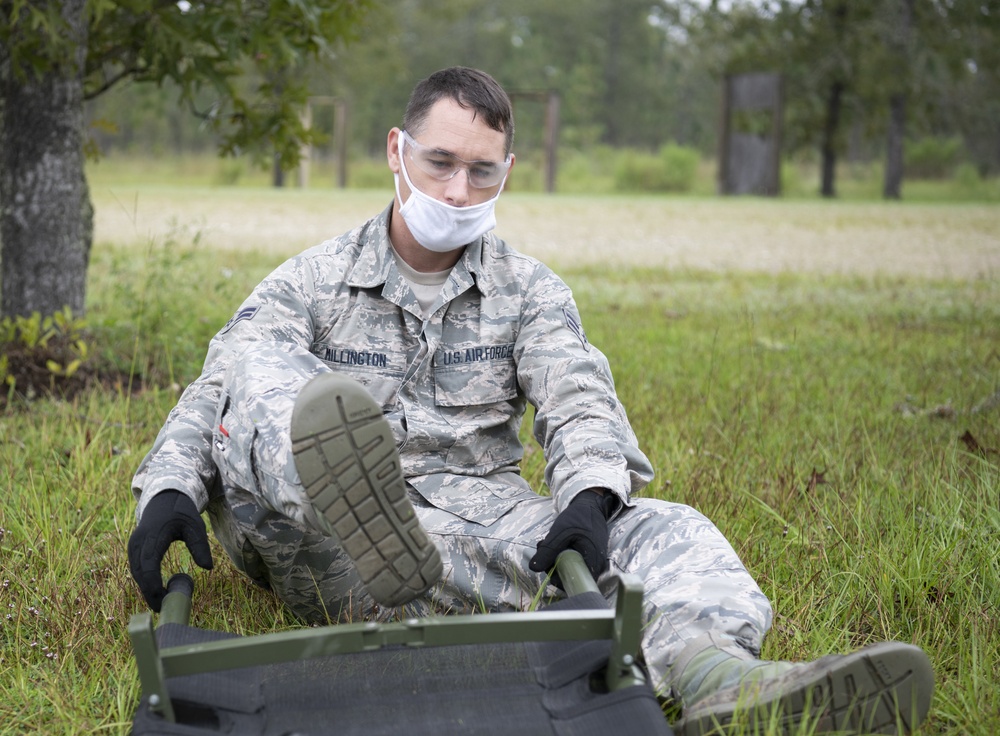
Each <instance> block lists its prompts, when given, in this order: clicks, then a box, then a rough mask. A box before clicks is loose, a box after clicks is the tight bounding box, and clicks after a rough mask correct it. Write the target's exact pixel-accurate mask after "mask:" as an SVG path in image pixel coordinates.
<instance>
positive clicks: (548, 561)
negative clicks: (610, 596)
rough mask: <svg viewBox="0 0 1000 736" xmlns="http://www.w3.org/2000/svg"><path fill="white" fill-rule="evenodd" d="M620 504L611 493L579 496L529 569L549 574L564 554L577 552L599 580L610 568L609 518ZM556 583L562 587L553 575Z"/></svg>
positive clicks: (555, 523) (561, 516) (554, 526)
mask: <svg viewBox="0 0 1000 736" xmlns="http://www.w3.org/2000/svg"><path fill="white" fill-rule="evenodd" d="M617 505H618V499H617V498H615V496H614V494H613V493H611V492H610V491H605V492H604V493H603V494H602V493H600V492H599V491H594V490H587V491H582V492H581V493H578V494H577V495H576V496H574V497H573V500H572V501H570V502H569V506H567V507H566V508H565V509H563V510H562V511H561V512H560V513H559V515H558V516H556V519H555V521H553V522H552V528H551V529H550V530H549V533H548V534H547V535H546V537H545V539H543V540H542V541H541V542H539V543H538V549H537V551H536V552H535V556H534V557H532V558H531V561H530V562H529V563H528V567H530V568H531V569H532V570H533V571H534V572H548V571H549V570H551V569H552V568H553V567H554V566H555V564H556V558H557V557H558V556H559V553H560V552H563V551H565V550H567V549H573V550H576V551H577V552H579V553H580V555H581V556H582V557H583V561H584V562H586V563H587V567H588V568H589V569H590V574H591V575H593V576H594V579H595V580H596V579H597V576H598V575H600V574H601V573H602V572H604V571H605V570H606V569H607V567H608V517H609V516H610V515H611V512H612V511H613V510H614V509H615V507H616V506H617ZM552 582H553V583H554V584H555V585H557V586H559V587H560V588H561V587H562V583H561V582H560V580H559V576H558V575H553V576H552Z"/></svg>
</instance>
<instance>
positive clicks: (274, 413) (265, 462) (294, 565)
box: [133, 208, 771, 683]
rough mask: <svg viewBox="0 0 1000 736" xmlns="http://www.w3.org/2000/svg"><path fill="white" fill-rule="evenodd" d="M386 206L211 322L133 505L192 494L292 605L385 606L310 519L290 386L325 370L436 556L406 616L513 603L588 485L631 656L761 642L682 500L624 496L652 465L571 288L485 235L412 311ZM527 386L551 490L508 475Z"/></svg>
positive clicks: (738, 590) (748, 592)
mask: <svg viewBox="0 0 1000 736" xmlns="http://www.w3.org/2000/svg"><path fill="white" fill-rule="evenodd" d="M390 213H391V208H387V209H386V210H385V211H384V212H383V213H382V214H381V215H379V216H378V217H375V218H373V219H372V220H370V221H368V222H367V223H365V224H364V225H362V226H361V227H360V228H358V229H356V230H354V231H352V232H350V233H348V234H346V235H344V236H342V237H340V238H337V239H334V240H331V241H328V242H326V243H323V244H321V245H319V246H317V247H315V248H312V249H310V250H307V251H305V252H304V253H302V254H300V255H299V256H297V257H295V258H292V259H291V260H289V261H287V262H286V263H285V264H283V265H282V266H281V267H279V268H278V269H277V270H276V271H274V272H273V273H272V274H271V275H270V276H268V277H267V278H266V279H265V280H264V281H263V282H262V283H261V284H260V285H259V286H258V287H257V289H255V291H254V292H253V294H252V295H251V296H250V297H249V298H248V299H247V301H246V302H244V304H243V305H242V306H241V307H240V309H239V310H238V312H237V313H236V315H235V316H234V317H233V319H232V320H230V322H229V323H228V324H227V325H226V326H225V327H224V328H223V329H222V330H221V331H220V332H219V334H218V335H216V337H215V338H214V339H213V340H212V343H211V346H210V348H209V352H208V356H207V359H206V362H205V367H204V371H203V373H202V375H201V377H200V378H198V380H196V381H195V382H194V383H192V384H191V385H190V386H188V388H187V390H186V391H185V392H184V394H183V396H182V397H181V399H180V401H179V402H178V404H177V406H176V407H175V408H174V410H173V411H172V412H171V413H170V416H169V417H168V419H167V421H166V423H165V425H164V427H163V429H162V430H161V432H160V434H159V436H158V437H157V440H156V443H155V444H154V446H153V448H152V450H151V451H150V453H149V454H148V455H147V456H146V458H145V459H144V460H143V462H142V464H141V466H140V468H139V470H138V471H137V473H136V476H135V478H134V481H133V492H134V493H135V495H136V498H137V500H138V513H139V514H141V513H142V509H143V508H144V507H145V505H146V503H148V501H149V499H150V498H151V497H152V496H153V495H154V494H156V493H157V492H159V491H162V490H164V489H168V488H172V489H177V490H180V491H182V492H184V493H186V494H188V495H189V496H190V497H191V498H192V499H193V500H194V502H195V504H196V505H197V507H198V508H199V509H206V510H207V511H208V513H209V516H210V518H211V521H212V526H213V529H214V531H215V534H216V536H217V537H218V538H219V540H220V542H221V543H222V545H223V547H224V549H225V550H226V552H227V553H228V554H229V556H230V557H231V558H232V560H233V562H234V563H235V564H236V565H237V566H238V567H239V568H240V569H241V570H242V571H243V572H245V573H246V574H247V575H248V576H249V577H251V578H252V579H254V580H256V581H257V582H260V583H262V584H266V585H269V586H270V587H271V588H272V589H273V590H274V591H275V592H276V593H277V594H278V595H279V596H280V597H281V598H282V600H284V601H285V602H286V603H287V604H288V605H289V606H290V608H291V609H292V610H293V611H294V612H296V613H297V614H298V615H299V616H301V617H302V618H304V619H306V620H358V619H359V618H362V617H363V618H371V617H381V618H385V617H388V616H391V615H397V614H399V613H400V612H399V611H398V610H397V611H385V610H378V608H377V606H376V605H375V603H374V601H372V600H371V598H370V597H369V596H367V594H366V593H365V591H364V588H363V587H362V586H361V585H360V581H359V580H358V578H357V575H356V573H355V572H354V570H353V566H352V564H351V562H350V560H349V558H348V557H347V555H346V553H344V552H343V551H342V550H341V549H340V547H339V545H338V541H337V539H336V538H332V537H326V536H324V535H322V534H320V533H319V532H318V531H316V529H317V528H318V526H317V522H316V517H315V512H314V511H313V510H312V507H311V506H310V504H309V503H308V501H307V499H306V496H305V493H304V492H303V489H302V487H301V485H300V483H299V479H298V474H297V472H296V470H295V467H294V464H293V462H292V459H291V458H292V454H291V442H290V439H289V425H290V418H291V413H292V405H293V402H294V399H295V396H296V394H297V393H298V391H299V389H300V388H301V387H302V385H303V384H304V383H305V382H306V381H308V380H309V379H310V378H312V377H314V376H315V375H317V374H319V373H321V372H324V371H341V372H343V373H345V374H347V375H350V376H351V377H353V378H355V379H356V380H358V381H360V382H361V383H362V384H363V385H364V386H365V387H366V388H367V389H368V391H369V392H370V393H371V395H372V396H373V397H374V398H375V400H376V401H377V402H378V403H379V404H380V405H381V406H382V409H383V413H384V416H385V418H386V420H387V421H388V422H389V424H390V426H391V427H392V430H393V434H394V436H395V438H396V442H397V447H398V450H399V455H400V460H401V463H402V468H403V473H404V476H405V478H406V480H407V483H408V491H409V493H410V497H411V500H412V502H413V504H414V506H415V508H416V511H417V514H418V515H419V517H420V521H421V524H422V525H423V527H424V529H425V530H426V531H427V532H428V534H430V535H431V538H432V539H434V541H435V543H436V545H437V546H438V548H439V550H440V551H441V556H442V559H443V562H444V576H443V578H442V580H441V582H440V583H439V584H437V585H436V586H434V587H433V588H432V589H431V590H430V591H429V593H428V594H427V595H426V596H424V597H422V598H419V599H417V600H416V601H414V602H413V603H412V604H408V605H407V606H406V607H405V608H406V609H407V610H406V614H407V615H409V614H417V615H423V614H428V613H432V612H435V613H440V612H448V611H454V612H465V611H476V610H488V611H501V610H514V609H521V608H524V607H526V606H527V605H529V604H530V603H531V601H532V599H533V598H535V597H536V596H537V595H538V593H539V588H540V587H541V586H542V585H543V583H544V578H543V576H541V575H538V574H536V573H533V572H531V571H530V570H529V569H528V560H529V559H530V558H531V556H532V555H533V554H534V552H535V546H536V544H537V543H538V542H539V541H540V540H541V539H542V538H543V537H544V536H545V534H546V533H547V531H548V529H549V527H550V526H551V524H552V521H553V519H554V518H555V515H556V514H557V513H558V512H559V511H560V510H562V509H564V508H565V507H566V505H567V504H568V503H569V501H570V500H571V499H572V498H573V497H574V496H575V495H576V494H577V493H579V492H581V491H583V490H585V489H588V488H595V487H596V488H605V489H608V490H610V491H611V492H612V493H614V494H615V496H617V498H618V499H620V501H621V502H622V507H621V510H620V511H619V512H618V513H617V514H616V515H615V517H614V518H613V519H612V521H611V523H610V527H609V531H610V552H609V556H610V571H609V573H607V574H605V575H604V576H602V578H601V580H600V581H599V583H600V585H601V587H602V590H606V591H607V593H608V595H609V596H610V595H612V593H613V589H614V583H613V579H612V576H613V575H614V574H615V573H619V572H628V573H632V574H635V575H637V576H638V577H640V578H641V579H642V580H643V582H644V586H645V600H646V613H647V616H648V625H647V627H646V629H645V631H644V636H643V654H644V657H645V660H646V663H647V665H648V666H649V668H650V670H651V672H652V674H653V677H654V680H655V682H656V683H662V682H663V681H664V678H665V675H666V672H667V668H668V667H669V664H670V663H671V662H672V661H673V659H674V658H675V657H676V656H677V654H678V653H679V652H680V650H681V649H682V648H683V646H684V644H685V642H687V641H690V640H692V639H694V638H695V637H697V636H699V635H700V634H702V633H704V632H705V631H717V632H722V633H727V634H730V635H732V636H734V637H736V639H737V640H738V641H739V642H740V644H742V645H743V646H744V647H745V648H746V649H747V650H749V651H751V652H754V653H757V652H759V649H760V645H761V641H762V638H763V636H764V633H765V632H766V631H767V629H768V628H769V626H770V623H771V609H770V605H769V603H768V601H767V599H766V597H765V596H764V594H763V593H762V592H761V591H760V589H759V588H758V587H757V585H756V583H755V582H754V581H753V580H752V579H751V577H750V575H749V573H748V572H747V571H746V569H745V568H744V566H743V565H742V563H741V562H740V560H739V559H738V557H737V555H736V553H735V552H734V550H733V548H732V546H731V545H730V544H729V543H728V542H727V541H726V540H725V538H724V537H723V536H722V534H721V533H720V532H719V531H718V529H716V527H715V526H714V525H713V524H712V523H711V522H710V521H709V520H708V519H706V518H705V517H704V516H703V515H701V514H700V513H698V512H697V511H695V510H694V509H692V508H690V507H688V506H684V505H680V504H674V503H668V502H664V501H659V500H652V499H642V498H635V497H633V494H635V493H637V492H638V491H640V490H641V489H642V488H643V487H644V486H645V485H646V484H647V483H648V482H649V481H650V480H651V478H652V475H653V472H652V468H651V467H650V464H649V461H648V460H647V459H646V457H645V456H644V455H643V454H642V452H641V451H640V450H639V448H638V444H637V441H636V438H635V435H634V433H633V431H632V429H631V427H630V426H629V423H628V419H627V418H626V416H625V412H624V410H623V408H622V406H621V404H620V402H619V401H618V399H617V397H616V394H615V389H614V384H613V381H612V378H611V372H610V369H609V366H608V363H607V360H606V358H605V357H604V355H603V354H601V352H600V351H598V350H597V349H596V348H594V347H593V346H591V345H590V344H588V342H587V339H586V336H585V335H584V332H583V330H582V328H581V325H580V317H579V313H578V311H577V308H576V305H575V303H574V301H573V298H572V294H571V293H570V290H569V288H568V287H567V286H566V285H565V284H564V283H563V282H562V281H561V280H560V279H559V278H558V277H557V276H556V275H555V274H553V273H552V271H550V270H549V269H548V268H546V267H545V266H544V265H542V264H541V263H539V262H538V261H537V260H535V259H533V258H530V257H527V256H524V255H522V254H519V253H517V252H515V251H513V250H512V249H511V248H509V247H508V246H507V245H506V244H505V243H504V242H503V241H502V240H499V239H498V238H496V237H495V236H494V235H493V234H492V233H488V234H487V235H485V236H483V237H482V238H481V239H480V240H479V241H476V242H474V243H472V244H471V245H469V246H468V247H467V248H466V250H465V253H464V254H463V255H462V258H461V260H460V261H459V262H458V264H457V265H456V266H455V268H454V269H453V270H452V272H451V274H450V276H449V279H448V281H447V282H446V283H445V285H444V287H443V289H442V291H441V294H440V296H439V297H438V299H437V302H436V303H435V304H434V305H433V306H432V307H431V309H430V311H429V313H428V316H425V315H424V314H423V312H422V310H421V308H420V306H419V304H418V302H417V300H416V297H415V296H414V294H413V292H412V290H411V289H410V287H409V285H408V283H407V282H406V281H405V279H404V278H403V277H402V276H401V275H400V273H399V271H398V270H397V266H396V264H395V260H394V258H393V256H392V253H391V249H390V245H389V240H388V235H387V232H388V221H389V217H390ZM527 402H530V403H531V404H532V405H533V406H534V407H535V419H534V427H533V429H534V436H535V438H536V439H537V440H538V442H539V444H540V445H541V446H542V448H543V449H544V453H545V458H546V468H545V482H546V484H547V486H548V488H549V489H550V491H551V496H540V495H538V494H537V493H535V492H534V491H533V490H532V489H531V488H530V487H529V486H528V484H527V483H526V482H525V480H524V479H523V478H522V477H521V476H520V474H519V471H518V466H519V463H520V461H521V459H522V455H523V448H522V445H521V443H520V441H519V438H518V429H519V427H520V423H521V418H522V415H523V413H524V411H525V407H526V405H527ZM548 593H549V594H555V593H557V591H556V589H555V588H550V589H549V590H548Z"/></svg>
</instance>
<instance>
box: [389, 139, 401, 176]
mask: <svg viewBox="0 0 1000 736" xmlns="http://www.w3.org/2000/svg"><path fill="white" fill-rule="evenodd" d="M400 135H402V131H401V130H400V129H399V128H393V129H392V130H390V131H389V135H388V137H387V138H386V141H385V157H386V160H387V161H388V162H389V171H391V172H392V173H393V174H398V173H399V136H400Z"/></svg>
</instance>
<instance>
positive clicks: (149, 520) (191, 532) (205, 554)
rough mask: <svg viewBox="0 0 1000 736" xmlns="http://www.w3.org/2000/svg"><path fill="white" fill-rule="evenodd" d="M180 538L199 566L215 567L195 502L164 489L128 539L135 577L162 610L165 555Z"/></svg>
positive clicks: (154, 605) (151, 602)
mask: <svg viewBox="0 0 1000 736" xmlns="http://www.w3.org/2000/svg"><path fill="white" fill-rule="evenodd" d="M178 539H181V540H183V541H184V544H186V545H187V548H188V551H189V552H190V553H191V557H193V558H194V561H195V562H196V563H198V566H199V567H203V568H205V569H206V570H211V569H212V550H211V549H210V548H209V546H208V534H207V533H206V531H205V522H204V521H202V519H201V514H199V513H198V509H197V508H195V505H194V502H193V501H191V499H190V498H188V497H187V496H185V495H184V494H183V493H181V492H180V491H171V490H166V491H160V492H159V493H157V494H156V495H155V496H153V498H151V499H150V501H149V504H147V506H146V509H145V510H144V511H143V512H142V517H141V518H140V519H139V525H138V526H137V527H136V528H135V531H133V532H132V536H131V537H129V540H128V565H129V568H130V569H131V571H132V577H133V578H135V582H136V583H138V585H139V590H140V591H141V592H142V597H143V598H145V599H146V603H148V604H149V607H150V608H152V609H153V610H154V611H159V610H160V606H161V605H162V604H163V597H164V596H165V595H166V594H167V589H166V588H164V587H163V577H162V574H161V572H160V566H161V565H162V564H163V556H164V555H165V554H166V553H167V549H168V548H169V547H170V545H171V544H173V543H174V542H175V541H177V540H178Z"/></svg>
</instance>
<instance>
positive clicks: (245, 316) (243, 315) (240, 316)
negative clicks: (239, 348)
mask: <svg viewBox="0 0 1000 736" xmlns="http://www.w3.org/2000/svg"><path fill="white" fill-rule="evenodd" d="M259 311H260V307H243V309H241V310H240V311H238V312H237V313H236V314H234V315H233V316H232V318H231V319H230V320H229V321H228V322H226V326H225V327H223V328H222V330H220V332H219V334H220V335H225V334H226V333H227V332H229V331H230V330H231V329H233V327H235V326H236V323H237V322H243V321H244V320H251V319H253V318H254V316H255V315H256V314H257V312H259Z"/></svg>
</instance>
